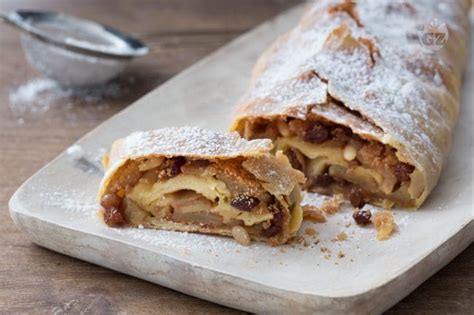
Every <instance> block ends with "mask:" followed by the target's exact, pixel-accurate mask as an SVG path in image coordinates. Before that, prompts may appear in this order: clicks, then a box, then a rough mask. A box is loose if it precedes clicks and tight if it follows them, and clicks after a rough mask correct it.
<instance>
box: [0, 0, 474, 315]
mask: <svg viewBox="0 0 474 315" xmlns="http://www.w3.org/2000/svg"><path fill="white" fill-rule="evenodd" d="M299 2H300V1H296V0H295V1H283V0H273V1H271V0H258V1H255V0H240V1H230V0H227V1H221V0H193V1H187V0H179V1H178V0H168V1H164V0H163V1H145V0H143V1H133V2H132V1H125V0H118V1H112V0H103V1H93V0H81V1H72V0H69V1H65V0H47V1H37V0H3V1H1V2H0V10H1V11H6V10H9V9H14V8H37V9H47V10H55V11H62V12H65V13H68V14H73V15H78V16H81V17H85V18H89V19H93V20H97V21H100V22H102V23H105V24H109V25H112V26H115V27H117V28H119V29H123V30H126V31H128V32H130V33H132V34H135V35H136V36H139V37H140V38H142V39H143V40H144V41H145V42H146V43H147V44H149V46H150V47H151V48H152V53H151V54H149V55H148V56H146V57H144V58H142V59H139V60H137V61H135V62H133V63H132V65H131V66H130V67H129V68H128V69H127V71H126V72H125V73H124V74H123V75H121V76H120V78H119V79H118V80H117V81H116V82H115V83H114V84H116V85H117V86H118V87H120V89H121V90H122V92H121V93H120V95H119V96H115V97H103V98H101V99H100V100H92V101H91V100H87V99H84V98H83V97H69V98H61V99H59V100H57V101H56V102H53V103H52V104H50V106H49V108H48V110H47V111H44V112H41V113H38V112H37V113H31V112H28V111H24V110H19V109H18V108H16V107H15V106H11V102H10V100H9V96H10V94H11V93H12V91H14V90H15V89H17V88H18V87H19V86H21V85H23V84H25V83H26V82H28V81H29V80H32V79H33V78H37V77H38V75H37V74H36V73H35V72H34V71H33V70H32V69H31V68H30V67H29V66H28V65H27V63H26V61H25V59H24V57H23V54H22V51H21V46H20V41H19V37H18V33H17V32H16V31H14V30H13V29H12V28H10V27H8V26H5V25H3V24H0V57H1V59H0V147H1V154H0V175H1V176H0V180H1V184H0V204H1V205H2V208H1V211H0V252H1V255H0V313H5V314H17V313H34V314H43V313H45V314H47V313H57V314H63V313H64V314H66V313H67V314H77V313H84V314H109V313H120V314H140V313H147V312H150V311H154V312H159V313H161V314H176V313H180V314H191V313H193V314H200V313H206V314H233V313H239V311H237V310H232V309H228V308H225V307H222V306H219V305H216V304H213V303H209V302H206V301H203V300H199V299H197V298H193V297H190V296H187V295H184V294H181V293H179V292H175V291H173V290H170V289H167V288H164V287H160V286H157V285H154V284H151V283H148V282H145V281H142V280H139V279H135V278H132V277H129V276H126V275H123V274H119V273H116V272H114V271H111V270H108V269H104V268H101V267H98V266H95V265H91V264H89V263H86V262H82V261H79V260H76V259H73V258H70V257H67V256H63V255H61V254H58V253H55V252H52V251H49V250H46V249H43V248H40V247H38V246H36V245H34V244H32V243H31V242H30V241H29V239H28V237H27V235H24V234H22V233H20V232H18V231H17V230H16V228H15V227H14V225H13V222H12V221H11V219H10V217H9V214H8V205H7V203H8V199H9V198H10V196H11V195H12V193H13V192H14V191H15V189H16V188H17V187H18V186H19V185H20V184H21V183H22V182H23V181H24V180H26V179H27V178H28V177H29V176H30V175H32V174H33V173H34V172H35V171H36V170H37V169H39V168H40V167H41V166H43V165H44V164H45V163H47V162H48V161H49V160H51V159H52V158H54V157H55V156H56V155H57V154H58V153H60V152H61V151H63V150H64V149H65V148H67V147H68V146H69V145H70V144H71V143H73V142H74V141H75V140H76V139H78V138H79V137H80V136H82V135H83V134H84V133H86V132H87V131H89V130H90V129H91V128H93V127H95V126H96V125H98V124H99V123H100V122H102V121H103V120H105V119H107V118H108V117H110V116H111V115H113V114H115V113H117V112H118V111H120V110H121V109H123V108H124V107H126V106H127V105H128V104H130V103H132V102H133V101H134V100H136V99H137V98H139V97H140V96H142V95H144V94H145V93H146V92H148V91H150V90H151V89H153V88H154V87H156V86H157V85H159V84H161V83H163V82H164V81H166V80H167V79H169V78H170V77H172V76H173V75H175V74H176V73H178V72H179V71H181V70H183V69H184V68H186V67H187V66H189V65H191V64H192V63H194V62H196V61H197V60H199V59H201V58H202V57H204V56H205V55H207V54H208V53H210V52H212V51H213V50H215V49H217V48H218V47H220V46H222V45H223V44H225V43H226V42H228V41H229V40H231V39H232V38H234V37H236V36H238V35H239V34H241V33H242V32H244V31H246V30H249V29H251V28H252V27H254V26H255V25H257V24H258V23H261V22H263V21H264V20H266V19H268V18H270V17H272V16H274V15H276V14H277V13H279V12H281V11H282V10H284V9H286V8H288V7H290V6H291V5H293V4H296V3H299ZM65 180H67V179H65ZM473 265H474V247H473V246H472V245H471V246H470V247H469V248H468V249H467V250H466V251H464V252H463V253H462V254H461V255H460V256H459V257H457V258H456V259H455V260H454V261H453V262H451V263H450V264H449V265H448V266H447V267H445V268H444V269H443V270H441V271H440V272H438V273H437V274H436V275H435V276H433V277H432V278H431V279H429V280H428V281H426V282H425V283H424V284H423V285H421V286H420V287H419V288H418V289H417V290H416V291H415V292H413V293H412V294H411V295H410V296H408V297H407V298H406V299H404V300H403V301H401V302H400V303H398V304H397V305H396V306H395V307H394V308H392V309H391V310H389V312H388V313H389V314H401V313H413V314H414V313H417V314H418V313H430V314H447V313H450V314H454V313H459V314H466V313H468V312H469V311H470V310H472V309H474V304H473V296H474V268H472V267H473ZM196 285H198V284H196Z"/></svg>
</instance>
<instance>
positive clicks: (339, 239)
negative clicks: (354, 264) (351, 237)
mask: <svg viewBox="0 0 474 315" xmlns="http://www.w3.org/2000/svg"><path fill="white" fill-rule="evenodd" d="M347 238H348V237H347V234H346V232H341V233H339V234H337V236H336V238H334V239H332V240H331V242H342V241H345V240H347Z"/></svg>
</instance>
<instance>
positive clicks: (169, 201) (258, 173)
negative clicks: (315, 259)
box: [99, 127, 304, 245]
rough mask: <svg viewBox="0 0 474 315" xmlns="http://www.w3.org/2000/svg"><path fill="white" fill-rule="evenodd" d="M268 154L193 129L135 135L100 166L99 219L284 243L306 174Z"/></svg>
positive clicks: (257, 144) (260, 147) (258, 146)
mask: <svg viewBox="0 0 474 315" xmlns="http://www.w3.org/2000/svg"><path fill="white" fill-rule="evenodd" d="M271 148H272V144H271V142H270V141H269V140H253V141H248V140H245V139H242V138H241V137H240V136H239V135H238V134H237V133H215V132H211V131H206V130H203V129H200V128H197V127H182V128H165V129H159V130H154V131H149V132H135V133H133V134H131V135H130V136H128V137H126V138H124V139H120V140H117V141H116V142H115V143H114V144H113V145H112V150H111V153H110V157H109V158H108V159H106V160H105V163H104V164H105V167H106V173H105V176H104V178H103V180H102V183H101V186H100V191H99V199H100V204H101V206H102V210H101V211H102V215H103V218H104V221H105V223H107V224H108V225H109V226H134V227H137V226H144V227H147V228H157V229H166V230H176V231H189V232H201V233H212V234H219V235H226V236H233V237H234V238H235V239H236V240H237V241H239V242H240V243H244V244H248V243H249V242H250V239H253V240H259V241H267V242H268V243H270V244H271V245H278V244H283V243H285V242H287V241H288V240H289V239H290V238H291V237H292V236H294V235H295V233H296V231H297V230H298V229H299V227H300V224H301V221H302V210H301V208H300V199H301V193H300V188H299V185H300V184H301V183H302V182H303V181H304V176H303V174H302V173H301V172H299V171H297V170H295V169H293V168H292V167H291V165H290V163H289V161H288V159H287V157H286V156H285V155H283V154H281V153H278V152H277V154H276V156H273V155H271V154H270V150H271Z"/></svg>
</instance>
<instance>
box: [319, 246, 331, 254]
mask: <svg viewBox="0 0 474 315" xmlns="http://www.w3.org/2000/svg"><path fill="white" fill-rule="evenodd" d="M320 251H321V253H326V252H329V253H330V252H331V250H329V248H327V247H324V246H323V247H321V248H320Z"/></svg>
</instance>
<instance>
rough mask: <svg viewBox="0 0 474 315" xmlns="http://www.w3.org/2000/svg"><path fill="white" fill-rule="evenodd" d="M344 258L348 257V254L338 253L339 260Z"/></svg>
mask: <svg viewBox="0 0 474 315" xmlns="http://www.w3.org/2000/svg"><path fill="white" fill-rule="evenodd" d="M344 257H346V254H344V252H342V251H339V253H337V258H344Z"/></svg>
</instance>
